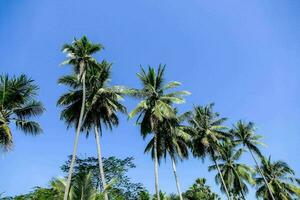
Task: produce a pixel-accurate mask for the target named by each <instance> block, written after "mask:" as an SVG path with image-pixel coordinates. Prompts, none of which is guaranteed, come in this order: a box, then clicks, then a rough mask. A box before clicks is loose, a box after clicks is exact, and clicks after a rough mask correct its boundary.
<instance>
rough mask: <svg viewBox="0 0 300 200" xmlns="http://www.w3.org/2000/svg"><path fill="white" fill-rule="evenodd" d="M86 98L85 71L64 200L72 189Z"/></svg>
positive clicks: (66, 199)
mask: <svg viewBox="0 0 300 200" xmlns="http://www.w3.org/2000/svg"><path fill="white" fill-rule="evenodd" d="M85 98H86V94H85V73H84V74H83V76H82V103H81V110H80V115H79V121H78V124H77V130H76V135H75V141H74V147H73V154H72V160H71V164H70V169H69V174H68V179H67V183H66V188H65V194H64V200H68V196H69V190H70V185H71V180H72V174H73V170H74V165H75V160H76V154H77V147H78V140H79V135H80V129H81V124H82V118H83V115H84V109H85Z"/></svg>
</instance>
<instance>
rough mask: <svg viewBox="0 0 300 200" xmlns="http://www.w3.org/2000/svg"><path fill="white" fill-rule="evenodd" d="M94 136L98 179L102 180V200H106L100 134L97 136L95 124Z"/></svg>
mask: <svg viewBox="0 0 300 200" xmlns="http://www.w3.org/2000/svg"><path fill="white" fill-rule="evenodd" d="M95 137H96V143H97V154H98V164H99V171H100V180H101V182H102V188H103V193H104V200H108V195H107V192H106V191H105V189H106V180H105V174H104V169H103V161H102V155H101V145H100V136H99V132H98V127H97V126H95Z"/></svg>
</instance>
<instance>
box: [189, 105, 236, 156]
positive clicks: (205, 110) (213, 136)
mask: <svg viewBox="0 0 300 200" xmlns="http://www.w3.org/2000/svg"><path fill="white" fill-rule="evenodd" d="M213 106H214V104H209V105H207V106H196V107H194V110H193V112H190V113H187V115H189V119H188V122H189V124H190V127H189V131H190V134H191V135H192V139H191V140H192V145H191V147H192V152H193V154H194V156H196V157H200V158H204V157H205V156H210V157H211V158H213V159H214V157H215V155H217V154H219V151H220V143H221V142H222V141H224V140H226V139H228V138H231V137H232V136H231V134H229V133H228V132H227V127H225V126H224V125H223V123H224V122H225V120H226V118H220V114H219V113H217V112H214V110H213Z"/></svg>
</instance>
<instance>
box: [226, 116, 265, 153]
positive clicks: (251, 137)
mask: <svg viewBox="0 0 300 200" xmlns="http://www.w3.org/2000/svg"><path fill="white" fill-rule="evenodd" d="M255 131H256V130H255V125H254V123H253V122H248V123H246V122H244V121H241V120H240V121H238V122H237V123H236V124H235V125H234V127H233V128H232V129H231V130H230V132H231V133H232V134H233V135H234V137H235V143H237V144H241V145H243V146H244V147H247V148H248V149H249V150H250V151H252V152H254V153H255V154H256V155H258V156H259V157H262V154H261V152H260V150H259V148H258V146H259V145H262V146H263V145H264V143H262V142H260V139H261V138H262V136H260V135H256V134H255Z"/></svg>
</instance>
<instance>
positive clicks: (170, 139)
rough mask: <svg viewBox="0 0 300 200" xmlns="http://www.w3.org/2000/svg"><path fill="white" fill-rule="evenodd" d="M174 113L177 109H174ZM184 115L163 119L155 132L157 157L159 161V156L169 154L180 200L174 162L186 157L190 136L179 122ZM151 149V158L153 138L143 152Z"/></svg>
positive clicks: (181, 198)
mask: <svg viewBox="0 0 300 200" xmlns="http://www.w3.org/2000/svg"><path fill="white" fill-rule="evenodd" d="M174 112H175V114H176V113H177V111H176V110H175V111H174ZM183 119H184V116H183V115H182V116H175V117H174V118H169V119H164V120H163V122H162V123H161V125H160V126H159V128H158V132H157V157H158V160H159V161H160V159H161V158H165V159H166V158H167V155H169V156H170V158H171V162H172V167H173V173H174V177H175V182H176V188H177V192H178V196H179V198H180V200H183V197H182V192H181V187H180V183H179V178H178V175H177V169H176V163H177V162H178V160H181V161H182V160H183V159H186V158H188V143H189V139H190V136H189V134H188V133H187V132H185V126H183V125H182V124H181V123H182V121H183ZM149 151H151V153H152V158H154V156H155V155H154V138H152V140H150V142H149V144H148V145H147V147H146V149H145V152H149Z"/></svg>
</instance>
